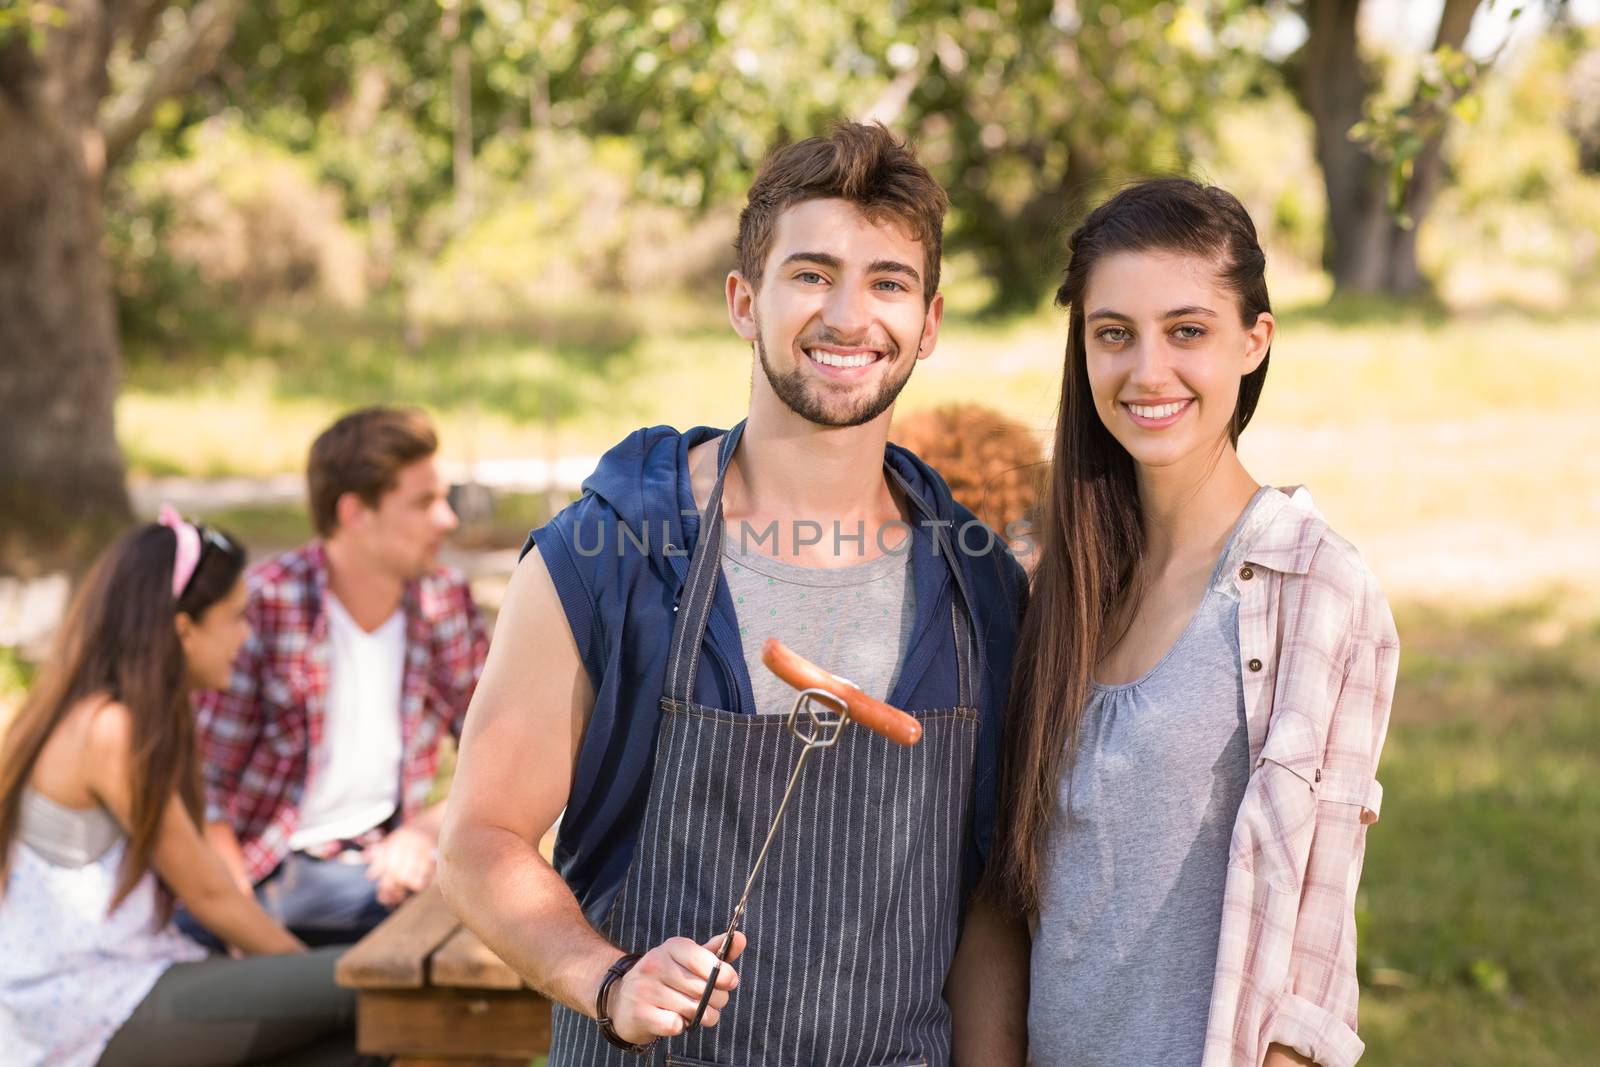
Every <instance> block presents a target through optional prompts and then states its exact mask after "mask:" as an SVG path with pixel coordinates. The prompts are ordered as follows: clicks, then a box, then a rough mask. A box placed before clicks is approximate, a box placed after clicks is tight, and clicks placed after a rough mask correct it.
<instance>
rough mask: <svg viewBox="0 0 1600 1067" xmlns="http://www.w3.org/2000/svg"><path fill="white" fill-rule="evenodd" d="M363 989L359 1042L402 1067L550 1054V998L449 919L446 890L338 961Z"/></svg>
mask: <svg viewBox="0 0 1600 1067" xmlns="http://www.w3.org/2000/svg"><path fill="white" fill-rule="evenodd" d="M335 975H336V977H337V979H338V982H339V984H340V985H342V986H346V987H348V988H351V989H354V990H356V992H357V1000H356V1004H357V1007H356V1046H357V1048H358V1049H359V1050H360V1051H361V1053H362V1054H364V1055H372V1056H393V1057H395V1064H396V1067H463V1065H465V1064H481V1065H486V1067H487V1065H493V1067H511V1065H516V1067H525V1065H526V1064H527V1063H528V1062H529V1061H530V1060H531V1059H533V1058H534V1057H535V1056H543V1055H545V1054H546V1053H548V1052H549V1050H550V1002H549V1001H548V1000H546V999H545V998H544V997H542V996H540V995H539V994H538V993H535V992H534V991H533V990H531V989H529V988H528V987H527V986H526V985H524V984H523V982H522V979H521V978H519V977H518V976H517V974H516V972H515V971H513V970H512V969H511V968H510V967H508V966H506V964H505V963H503V962H502V961H501V960H500V958H499V957H498V956H496V955H495V954H494V953H492V952H490V951H489V950H488V949H487V948H485V947H484V944H483V942H482V941H479V940H478V938H477V937H476V936H475V935H474V934H473V933H472V932H471V931H470V930H468V929H467V928H466V927H464V926H462V925H461V923H460V922H458V921H457V920H456V917H455V916H454V915H452V914H450V909H449V908H447V907H445V903H444V898H442V897H441V896H440V895H439V890H438V888H437V887H433V888H430V889H428V890H427V891H426V892H423V893H419V894H417V895H416V896H414V897H412V898H411V899H410V900H408V901H406V902H405V903H404V904H402V905H401V906H400V907H399V908H397V909H396V910H395V913H394V914H393V915H391V916H389V918H387V919H385V920H384V921H383V923H382V925H380V926H379V927H378V928H377V929H376V930H373V931H372V933H370V934H368V935H367V936H366V937H364V938H362V939H361V941H360V942H359V943H357V944H356V945H354V946H352V947H351V948H350V950H349V951H348V952H346V953H345V954H344V955H343V956H341V957H340V959H339V964H338V967H337V969H336V971H335Z"/></svg>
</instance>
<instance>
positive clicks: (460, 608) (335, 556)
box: [189, 407, 487, 943]
mask: <svg viewBox="0 0 1600 1067" xmlns="http://www.w3.org/2000/svg"><path fill="white" fill-rule="evenodd" d="M437 450H438V438H437V436H436V434H435V432H434V429H433V426H432V425H431V424H430V422H429V420H428V418H427V416H425V415H423V414H422V413H421V412H420V411H415V410H407V409H395V408H383V407H374V408H366V409H363V410H360V411H355V412H351V413H350V414H348V415H345V416H344V417H343V418H341V419H339V420H338V421H337V422H335V423H334V424H333V425H332V426H330V427H329V428H328V429H327V430H326V431H324V432H323V433H322V435H321V436H320V437H318V438H317V440H316V443H315V444H313V445H312V447H311V457H310V462H309V465H308V469H307V480H308V483H309V484H308V488H309V495H310V505H311V516H312V521H313V523H314V524H315V526H316V530H317V534H318V537H317V539H315V540H313V541H311V542H309V543H308V544H306V545H303V546H301V547H299V548H296V549H293V550H291V551H289V552H286V553H284V554H283V555H281V556H279V557H277V558H276V559H273V560H269V561H267V562H266V563H265V564H263V565H261V566H259V567H257V568H255V569H254V570H253V571H252V573H251V575H250V601H249V609H248V610H249V617H250V623H251V626H252V628H253V631H254V633H253V636H252V637H251V639H250V640H249V642H247V643H246V645H245V646H244V648H243V650H242V651H241V652H240V654H239V657H238V660H237V661H236V662H235V664H234V668H233V678H232V682H231V684H230V685H229V686H228V688H226V689H223V690H214V691H207V692H204V693H202V694H201V695H200V696H199V697H198V698H197V706H198V712H199V722H198V730H199V737H198V744H199V749H200V755H201V761H202V766H203V773H204V778H205V786H206V819H207V826H206V833H207V836H208V837H209V838H210V840H211V841H212V843H213V844H214V845H215V847H216V848H217V849H218V851H219V852H220V853H221V854H222V855H223V857H224V858H225V860H226V862H227V863H228V865H229V868H230V869H231V871H232V872H233V875H234V877H235V878H236V879H237V880H238V882H239V883H240V884H241V885H243V886H249V887H253V889H254V891H255V893H256V895H257V896H258V897H259V898H260V900H261V902H262V903H263V905H264V906H265V907H266V908H267V910H268V911H269V912H270V913H271V914H273V915H274V916H275V917H276V918H278V919H279V920H280V921H281V922H282V923H283V924H284V925H286V926H288V927H289V928H290V929H292V930H294V931H295V932H297V933H298V934H299V935H300V936H301V937H303V938H305V939H306V940H307V941H308V942H313V943H338V942H344V941H354V940H356V939H358V938H359V937H360V936H361V935H362V934H364V933H365V932H367V931H368V930H370V929H371V928H372V927H373V926H375V925H377V923H378V922H379V921H381V920H382V918H383V917H384V916H385V915H386V914H388V912H389V910H390V909H392V908H393V907H394V906H395V905H397V904H399V903H400V902H401V901H402V900H404V899H405V898H406V897H407V896H409V895H410V894H412V893H416V892H419V891H421V890H422V889H424V888H426V887H427V886H428V885H429V883H430V882H432V880H433V873H434V861H435V845H436V842H437V839H438V833H439V826H440V823H441V822H442V819H443V803H442V802H437V803H429V796H430V792H431V788H432V785H433V781H434V777H435V772H436V771H437V769H438V765H439V756H440V747H441V744H442V743H443V741H444V739H445V737H446V735H447V734H448V735H450V736H451V737H459V736H460V733H461V727H462V721H463V719H464V717H465V715H466V711H467V703H468V701H469V700H470V699H471V696H472V691H473V688H474V686H475V685H476V684H477V680H478V674H479V672H480V671H481V670H482V668H483V661H484V655H485V652H486V649H487V638H486V635H485V631H484V626H483V621H482V619H481V617H480V616H479V613H478V610H477V607H476V606H475V605H474V603H473V600H472V596H471V593H470V591H469V589H468V587H467V583H466V581H465V579H464V578H463V576H462V575H460V574H459V573H456V572H454V571H452V570H449V569H446V568H444V567H442V566H441V565H440V563H439V552H440V549H441V547H442V546H443V544H444V539H445V537H446V536H447V535H448V534H449V533H450V532H451V531H452V530H453V529H455V526H456V516H455V514H454V512H453V511H452V510H451V508H450V505H449V503H448V502H447V500H446V498H445V488H446V487H445V485H444V483H443V482H442V480H441V479H440V477H439V472H438V469H437V467H436V465H435V463H434V455H435V453H436V452H437ZM189 928H190V932H191V933H198V932H197V931H196V930H195V929H194V928H193V924H192V922H191V923H189Z"/></svg>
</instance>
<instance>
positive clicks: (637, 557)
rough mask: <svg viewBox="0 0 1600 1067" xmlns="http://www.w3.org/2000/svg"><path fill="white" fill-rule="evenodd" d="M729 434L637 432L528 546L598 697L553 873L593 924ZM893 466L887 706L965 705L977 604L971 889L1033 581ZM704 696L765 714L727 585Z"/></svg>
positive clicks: (613, 882) (645, 789)
mask: <svg viewBox="0 0 1600 1067" xmlns="http://www.w3.org/2000/svg"><path fill="white" fill-rule="evenodd" d="M724 432H725V431H723V430H718V429H713V428H710V427H704V426H701V427H696V428H694V429H692V430H689V431H688V432H687V433H679V432H678V431H677V430H675V429H673V428H672V427H670V426H654V427H651V428H649V429H644V430H638V431H636V432H635V433H633V434H631V435H629V436H628V437H627V438H626V439H625V440H623V441H622V442H621V443H620V444H618V445H617V446H616V447H614V448H612V449H611V450H610V451H609V452H607V453H606V454H605V455H604V456H603V457H602V458H601V460H600V464H599V466H598V467H596V468H595V471H594V473H593V474H591V475H590V476H589V477H588V478H587V479H586V480H585V481H584V483H583V495H582V496H581V497H580V498H579V499H578V500H577V501H575V502H574V503H572V504H571V505H569V506H568V507H566V508H564V509H563V510H562V511H561V512H560V513H559V514H558V515H556V516H555V517H554V518H553V519H551V520H550V522H549V523H547V524H546V525H544V526H542V527H540V528H539V529H537V530H535V531H533V533H532V534H531V535H530V536H529V538H528V542H527V544H526V545H525V546H524V547H523V552H524V553H526V552H527V551H528V549H530V548H532V547H534V546H537V547H538V549H539V555H540V557H541V559H542V560H543V561H544V564H545V567H546V568H547V569H548V570H549V572H550V577H551V579H552V580H553V582H554V583H555V588H556V592H557V594H558V595H559V596H560V598H561V606H562V609H563V610H564V611H565V613H566V616H567V623H568V625H569V627H570V628H571V630H572V636H573V638H574V640H575V641H576V643H577V646H578V654H579V656H580V657H581V658H582V660H583V665H584V668H585V669H586V670H587V671H588V674H589V681H590V683H591V684H592V685H593V687H594V708H593V711H592V712H591V714H590V716H589V723H588V728H587V729H586V730H585V732H584V735H583V741H582V744H581V745H580V748H579V751H578V760H577V765H576V767H575V769H574V774H573V781H572V789H571V793H570V795H569V798H568V801H567V809H566V813H565V814H564V815H563V816H562V820H561V829H560V832H559V834H558V835H557V840H556V847H555V865H556V869H557V870H559V871H560V872H561V874H562V877H564V878H565V879H566V881H567V884H568V885H569V886H570V887H571V889H572V891H573V893H574V894H575V895H576V896H577V898H578V901H579V903H580V904H581V905H582V906H583V909H584V913H585V915H586V916H587V917H588V919H589V921H590V922H591V923H593V924H594V925H596V926H599V925H600V924H601V922H602V921H603V919H604V917H605V915H606V912H607V911H608V909H609V908H610V906H611V901H612V899H613V898H614V897H615V895H616V893H617V890H618V889H620V888H621V886H622V882H623V879H624V877H625V875H626V874H627V872H628V867H629V864H630V862H631V861H632V858H633V852H634V846H635V843H636V841H637V839H638V836H639V829H640V827H641V825H642V824H643V822H644V813H645V806H646V803H647V801H648V798H649V794H650V779H651V772H652V769H653V764H654V757H655V746H656V733H657V729H658V726H659V722H660V710H659V701H660V698H661V695H662V688H663V685H664V682H665V678H666V661H667V652H668V647H669V645H670V642H671V638H672V626H673V622H674V620H675V615H674V614H673V608H674V606H675V604H676V603H677V599H678V596H679V593H680V590H681V589H682V587H683V584H684V581H685V579H686V577H687V575H688V571H689V561H690V558H691V557H692V556H693V554H694V550H695V545H696V541H697V538H698V536H699V531H700V525H701V524H700V516H699V512H698V511H697V510H696V508H695V501H694V493H693V489H692V486H691V482H690V476H689V460H688V456H689V450H690V449H691V448H693V447H694V446H696V445H698V444H701V443H702V442H705V441H708V440H711V439H712V438H715V437H717V436H719V435H721V434H722V433H724ZM885 459H886V462H887V463H888V464H889V466H890V468H891V469H893V470H894V471H896V472H897V473H898V474H899V475H900V476H901V478H902V479H903V481H904V483H905V485H906V486H908V487H909V490H910V492H911V494H912V495H913V496H914V497H915V500H914V501H913V504H914V505H915V504H916V501H920V502H921V504H920V507H921V509H923V512H924V514H923V515H922V516H921V517H913V521H912V548H911V575H912V581H913V582H914V583H915V590H916V594H915V606H916V614H917V618H916V622H915V624H914V626H913V629H912V636H911V642H910V644H909V646H908V648H907V651H906V659H905V661H904V663H903V664H902V665H901V670H900V673H899V676H898V679H897V681H896V683H895V688H894V691H893V692H892V693H891V694H890V697H889V702H890V703H891V704H893V705H895V706H896V707H900V708H904V709H906V710H907V711H911V712H922V711H931V710H934V709H939V708H949V707H952V706H954V705H955V704H956V703H957V702H958V701H957V691H956V685H957V680H956V669H955V665H956V653H955V641H954V636H953V633H952V630H951V626H950V612H951V605H952V598H955V597H958V596H959V597H960V599H958V600H956V603H957V604H960V603H963V602H964V603H967V604H971V605H972V606H973V612H972V614H973V623H974V628H975V633H976V635H977V638H978V649H979V655H980V663H979V686H978V693H979V701H980V707H979V709H978V710H979V715H980V720H979V729H978V744H977V753H976V764H977V765H976V767H975V768H974V775H973V790H974V797H973V807H972V811H973V820H972V824H971V826H970V828H969V832H968V836H967V845H966V848H965V855H964V857H963V864H962V866H963V882H964V885H966V887H967V888H969V889H970V888H971V887H972V886H973V885H975V884H976V882H977V879H978V877H979V875H980V874H981V873H982V870H983V865H984V863H985V861H986V859H987V857H988V854H989V848H990V844H991V841H992V839H993V836H994V822H995V810H996V803H997V795H996V794H997V789H996V787H997V777H998V775H997V772H998V762H999V757H1000V742H1001V736H1002V731H1003V727H1004V723H1005V710H1006V699H1007V695H1008V683H1009V679H1010V672H1011V656H1012V649H1013V647H1014V645H1015V641H1016V631H1017V624H1018V621H1019V619H1020V616H1021V612H1022V607H1023V600H1024V597H1025V595H1026V589H1027V583H1026V578H1025V577H1024V574H1023V571H1022V568H1021V567H1020V566H1019V565H1018V564H1017V561H1016V560H1015V559H1014V558H1012V556H1011V555H1010V553H1009V552H1007V551H1006V548H1005V544H1004V542H1003V541H1001V540H1000V538H998V537H997V536H995V535H994V534H993V533H992V532H991V531H989V529H988V528H987V527H985V526H983V525H982V524H981V523H979V522H978V520H977V519H976V518H975V517H974V516H973V514H972V512H970V511H969V510H967V509H966V508H965V507H963V506H962V505H961V504H959V503H957V502H956V501H955V499H954V498H953V497H952V496H951V495H950V489H949V487H948V486H947V485H946V484H945V482H944V479H943V478H941V477H939V475H938V473H937V472H935V471H934V470H933V468H932V467H929V466H928V465H927V464H926V463H923V462H922V461H921V460H920V459H918V458H917V457H916V456H914V455H913V454H912V453H910V452H909V451H907V450H905V449H903V448H901V447H899V446H898V445H894V444H891V445H889V447H888V449H887V452H886V454H885ZM952 560H953V561H954V562H955V566H951V561H952ZM963 594H964V595H963ZM694 695H695V700H696V702H697V703H700V704H703V705H707V706H710V707H716V708H723V709H726V710H728V711H734V712H744V713H753V712H754V708H755V700H754V698H753V696H752V692H751V685H750V674H749V671H748V669H747V666H746V664H745V660H744V651H743V647H742V645H741V644H740V640H739V626H738V622H737V618H736V616H735V612H734V605H733V598H732V595H731V594H730V593H729V591H728V585H727V582H726V581H725V580H723V579H722V578H721V577H720V574H719V578H718V587H717V591H716V599H715V603H714V605H713V608H712V612H711V617H710V619H709V621H708V623H707V626H706V637H705V641H704V642H703V643H702V647H701V649H700V660H699V664H698V669H697V673H696V683H695V694H694Z"/></svg>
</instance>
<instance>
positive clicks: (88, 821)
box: [17, 786, 123, 867]
mask: <svg viewBox="0 0 1600 1067" xmlns="http://www.w3.org/2000/svg"><path fill="white" fill-rule="evenodd" d="M17 836H18V839H19V840H21V842H22V843H23V844H25V845H27V846H28V847H29V848H31V849H33V850H34V851H35V852H37V853H38V854H39V855H40V856H43V857H44V858H45V859H46V860H48V861H49V862H51V863H53V864H55V865H56V866H57V867H83V866H87V865H88V864H90V863H93V862H94V861H95V860H97V859H99V858H100V857H101V856H104V855H105V854H106V851H107V850H108V849H110V848H111V846H112V845H114V844H116V843H117V841H118V840H119V839H121V837H122V836H123V835H122V827H121V826H119V825H117V820H116V819H113V818H112V817H111V813H110V812H109V811H107V810H106V809H105V808H101V807H94V808H69V807H67V806H66V805H64V804H58V803H56V802H55V801H53V800H51V799H50V798H49V797H47V796H45V795H44V794H43V793H41V792H39V791H38V790H36V789H34V788H33V787H32V786H23V788H22V806H21V810H20V812H19V818H18V824H17Z"/></svg>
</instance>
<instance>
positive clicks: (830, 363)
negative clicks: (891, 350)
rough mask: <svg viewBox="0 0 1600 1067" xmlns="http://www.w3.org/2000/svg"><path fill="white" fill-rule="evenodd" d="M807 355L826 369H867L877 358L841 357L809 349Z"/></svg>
mask: <svg viewBox="0 0 1600 1067" xmlns="http://www.w3.org/2000/svg"><path fill="white" fill-rule="evenodd" d="M806 355H808V356H810V357H811V358H812V359H814V360H816V361H817V362H818V363H821V364H822V365H823V366H824V367H865V366H866V365H867V364H868V363H871V362H872V361H873V360H874V359H876V358H877V357H876V356H873V355H870V354H866V355H859V356H839V355H835V354H834V353H832V352H824V351H822V349H820V348H809V349H807V350H806Z"/></svg>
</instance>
